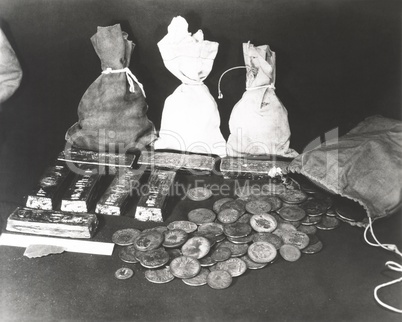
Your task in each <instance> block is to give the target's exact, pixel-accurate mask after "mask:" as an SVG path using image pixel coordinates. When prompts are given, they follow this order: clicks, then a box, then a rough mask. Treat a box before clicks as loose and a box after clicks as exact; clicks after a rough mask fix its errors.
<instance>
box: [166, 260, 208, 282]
mask: <svg viewBox="0 0 402 322" xmlns="http://www.w3.org/2000/svg"><path fill="white" fill-rule="evenodd" d="M200 270H201V265H200V262H199V261H198V260H196V259H195V258H192V257H188V256H180V257H177V258H175V259H174V260H172V262H171V263H170V272H171V273H172V274H173V275H174V276H175V277H177V278H192V277H194V276H196V275H197V274H198V273H199V272H200Z"/></svg>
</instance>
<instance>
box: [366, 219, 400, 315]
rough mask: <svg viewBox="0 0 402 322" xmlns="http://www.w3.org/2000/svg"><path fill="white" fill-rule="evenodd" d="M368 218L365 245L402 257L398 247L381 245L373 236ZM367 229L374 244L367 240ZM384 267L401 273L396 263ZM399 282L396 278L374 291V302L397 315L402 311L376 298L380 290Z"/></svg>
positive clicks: (371, 223) (389, 263) (371, 225)
mask: <svg viewBox="0 0 402 322" xmlns="http://www.w3.org/2000/svg"><path fill="white" fill-rule="evenodd" d="M368 218H369V224H368V225H367V227H366V229H365V230H364V240H365V241H366V243H367V244H369V245H371V246H375V247H382V248H384V249H386V250H388V251H390V252H394V253H396V254H398V255H399V256H401V257H402V253H401V252H400V251H399V249H398V247H396V245H394V244H381V243H380V242H379V241H378V239H377V237H376V236H375V235H374V231H373V222H372V220H371V217H370V216H369V217H368ZM369 229H370V232H371V236H372V237H373V239H374V241H375V242H376V243H372V242H370V241H369V240H368V239H367V231H368V230H369ZM385 266H386V267H388V268H389V269H391V270H393V271H396V272H401V273H402V265H400V264H398V263H396V262H393V261H388V262H386V263H385ZM400 282H402V277H400V278H397V279H395V280H392V281H390V282H387V283H383V284H380V285H378V286H377V287H376V288H375V289H374V298H375V300H376V301H377V303H378V304H380V305H381V306H383V307H385V308H387V309H388V310H391V311H394V312H397V313H402V310H400V309H397V308H395V307H393V306H391V305H389V304H386V303H384V302H383V301H381V300H380V298H379V297H378V291H379V290H380V289H381V288H384V287H386V286H389V285H392V284H395V283H400Z"/></svg>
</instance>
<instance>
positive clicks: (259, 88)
mask: <svg viewBox="0 0 402 322" xmlns="http://www.w3.org/2000/svg"><path fill="white" fill-rule="evenodd" d="M243 54H244V61H245V64H246V68H247V74H246V88H247V90H246V92H245V93H244V94H243V96H242V98H241V99H240V101H239V102H238V103H237V104H236V105H235V107H234V108H233V111H232V114H231V115H230V119H229V129H230V136H229V138H228V144H227V154H228V155H229V156H234V157H237V156H247V155H269V154H276V155H281V156H286V157H295V156H296V155H297V153H296V152H295V151H294V150H292V149H289V140H290V128H289V122H288V112H287V110H286V108H285V107H284V106H283V104H282V103H281V101H280V100H279V99H278V97H277V96H276V94H275V59H276V56H275V53H274V52H272V51H271V50H270V48H269V46H267V45H263V46H258V47H254V46H253V45H252V44H250V43H244V44H243Z"/></svg>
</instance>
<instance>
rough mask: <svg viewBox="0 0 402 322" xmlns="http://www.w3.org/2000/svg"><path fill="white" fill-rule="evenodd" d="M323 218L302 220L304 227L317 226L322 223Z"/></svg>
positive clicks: (308, 217)
mask: <svg viewBox="0 0 402 322" xmlns="http://www.w3.org/2000/svg"><path fill="white" fill-rule="evenodd" d="M321 218H322V216H315V217H314V216H306V217H304V218H303V219H302V220H301V224H302V226H312V225H317V224H318V223H319V222H320V221H321Z"/></svg>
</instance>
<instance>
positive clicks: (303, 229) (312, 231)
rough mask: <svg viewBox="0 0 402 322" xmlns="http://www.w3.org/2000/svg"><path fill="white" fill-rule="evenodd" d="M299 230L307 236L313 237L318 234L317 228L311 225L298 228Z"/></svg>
mask: <svg viewBox="0 0 402 322" xmlns="http://www.w3.org/2000/svg"><path fill="white" fill-rule="evenodd" d="M297 230H298V231H301V232H302V233H305V234H307V235H313V234H315V233H316V232H317V227H316V226H314V225H311V226H304V225H301V226H299V227H298V228H297Z"/></svg>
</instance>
